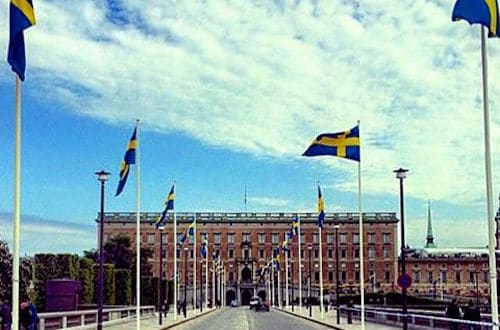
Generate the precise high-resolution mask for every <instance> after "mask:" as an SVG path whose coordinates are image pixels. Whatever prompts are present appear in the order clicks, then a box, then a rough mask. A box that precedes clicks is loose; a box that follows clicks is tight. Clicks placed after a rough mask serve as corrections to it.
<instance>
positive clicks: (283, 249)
mask: <svg viewBox="0 0 500 330" xmlns="http://www.w3.org/2000/svg"><path fill="white" fill-rule="evenodd" d="M289 250H290V249H289V248H288V240H287V239H286V240H284V241H283V242H282V243H281V251H289Z"/></svg>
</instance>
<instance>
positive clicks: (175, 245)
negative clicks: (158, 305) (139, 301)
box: [173, 181, 178, 321]
mask: <svg viewBox="0 0 500 330" xmlns="http://www.w3.org/2000/svg"><path fill="white" fill-rule="evenodd" d="M176 188H177V187H176V186H175V181H174V195H175V194H176ZM175 199H176V198H174V200H175ZM173 211H174V321H177V308H178V307H177V293H178V292H177V290H178V288H177V282H178V281H177V248H178V243H177V214H176V212H175V202H174V210H173Z"/></svg>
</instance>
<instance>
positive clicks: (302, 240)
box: [300, 233, 306, 244]
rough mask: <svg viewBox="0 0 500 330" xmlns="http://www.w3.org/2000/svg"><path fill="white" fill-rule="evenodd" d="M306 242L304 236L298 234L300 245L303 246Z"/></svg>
mask: <svg viewBox="0 0 500 330" xmlns="http://www.w3.org/2000/svg"><path fill="white" fill-rule="evenodd" d="M305 242H306V235H305V234H302V233H300V243H302V244H304V243H305Z"/></svg>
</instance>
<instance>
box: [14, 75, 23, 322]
mask: <svg viewBox="0 0 500 330" xmlns="http://www.w3.org/2000/svg"><path fill="white" fill-rule="evenodd" d="M15 102H16V104H15V107H16V109H15V112H16V114H15V117H16V119H15V121H16V122H15V133H14V134H15V142H14V144H15V146H14V233H13V234H14V256H13V262H12V326H13V329H17V328H19V308H18V306H19V246H20V244H19V240H20V234H21V80H20V79H19V76H18V75H17V74H16V101H15Z"/></svg>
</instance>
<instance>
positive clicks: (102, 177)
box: [95, 170, 110, 330]
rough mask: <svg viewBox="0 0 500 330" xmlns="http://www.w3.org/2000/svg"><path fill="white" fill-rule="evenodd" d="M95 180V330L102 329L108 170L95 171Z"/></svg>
mask: <svg viewBox="0 0 500 330" xmlns="http://www.w3.org/2000/svg"><path fill="white" fill-rule="evenodd" d="M95 174H96V175H97V180H98V181H99V182H100V183H101V214H100V220H99V275H98V279H97V287H98V288H97V330H102V305H103V303H102V301H103V291H104V276H103V274H104V259H103V245H104V242H103V241H104V184H105V183H106V181H108V178H109V174H110V173H108V172H106V171H104V170H101V171H100V172H95Z"/></svg>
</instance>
